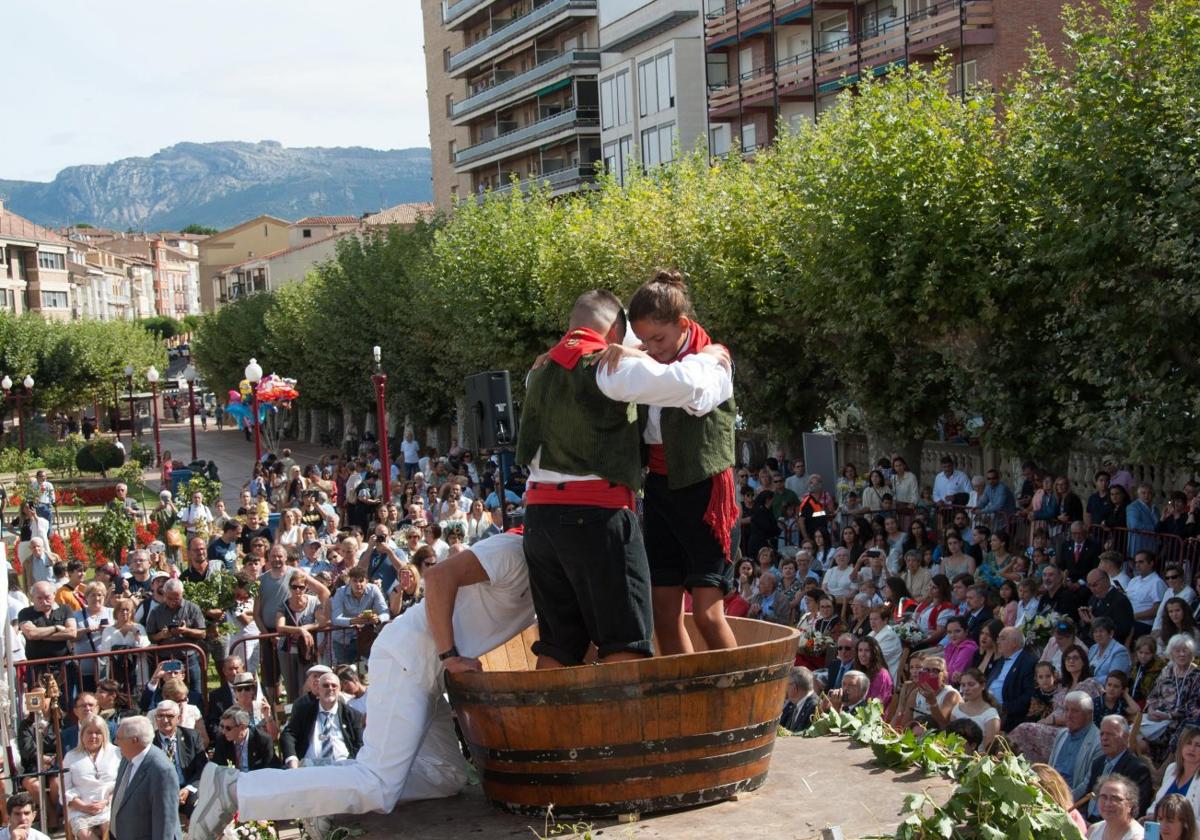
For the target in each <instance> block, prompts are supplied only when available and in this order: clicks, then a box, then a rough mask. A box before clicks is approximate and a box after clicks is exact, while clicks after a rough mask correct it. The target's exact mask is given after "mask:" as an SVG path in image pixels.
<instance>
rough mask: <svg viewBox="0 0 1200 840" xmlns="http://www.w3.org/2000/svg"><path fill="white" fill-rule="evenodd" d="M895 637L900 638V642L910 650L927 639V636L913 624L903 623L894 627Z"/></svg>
mask: <svg viewBox="0 0 1200 840" xmlns="http://www.w3.org/2000/svg"><path fill="white" fill-rule="evenodd" d="M894 629H895V631H896V635H897V636H899V637H900V641H901V642H903V643H904V644H906V645H908V646H909V647H910V648H915V647H917V646H918V645H920V644H922V643H923V642H924V641H925V640H926V639H928V638H929V634H928V633H926V632H925V631H924V630H922V629H921V628H920V627H918V626H917V625H915V624H911V623H908V622H906V623H904V624H897V625H896V626H895V628H894Z"/></svg>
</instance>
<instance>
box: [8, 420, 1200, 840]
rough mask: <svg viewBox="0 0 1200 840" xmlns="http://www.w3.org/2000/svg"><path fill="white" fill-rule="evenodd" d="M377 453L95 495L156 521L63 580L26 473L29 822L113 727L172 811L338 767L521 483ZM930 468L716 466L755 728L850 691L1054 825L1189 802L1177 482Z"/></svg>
mask: <svg viewBox="0 0 1200 840" xmlns="http://www.w3.org/2000/svg"><path fill="white" fill-rule="evenodd" d="M399 443H400V445H399V447H398V449H399V454H398V455H397V457H396V458H395V461H394V462H393V463H390V464H383V463H381V462H380V460H379V458H378V454H377V451H376V450H375V448H374V447H373V445H372V444H371V443H370V442H367V443H365V444H363V445H362V446H361V448H360V449H359V451H358V452H357V453H356V455H355V457H354V458H351V459H345V458H340V457H336V456H325V457H322V458H321V459H320V461H319V462H318V463H313V464H307V465H303V466H302V465H300V464H297V463H296V462H295V460H294V459H293V458H292V454H291V452H290V451H289V450H287V449H283V450H282V451H280V452H278V453H277V454H276V453H270V454H268V455H266V456H265V457H264V458H263V460H262V462H261V463H260V464H258V465H257V466H256V467H255V470H254V473H253V476H252V478H251V480H250V481H249V482H248V483H247V484H246V485H245V487H244V489H243V490H242V492H241V494H240V498H239V502H238V504H237V506H236V509H235V510H232V511H230V510H227V509H226V507H225V505H224V503H223V502H221V501H219V500H217V501H215V503H214V504H212V505H211V506H209V505H208V504H207V503H206V501H205V499H204V498H203V497H202V496H201V495H200V494H193V495H192V496H191V497H190V498H188V499H185V500H176V499H174V498H172V497H171V495H170V493H164V494H163V495H162V497H161V498H160V499H159V502H158V504H157V505H156V506H155V507H154V508H153V509H152V510H150V511H147V512H146V513H145V514H143V513H142V511H141V510H140V509H139V508H138V507H137V505H136V503H135V502H133V501H132V500H131V499H130V498H129V497H128V494H127V493H126V492H123V488H122V492H118V499H117V501H115V502H114V503H113V504H114V505H115V506H116V507H118V508H120V509H121V510H125V511H127V512H128V513H129V514H130V515H131V516H135V517H141V516H143V515H145V516H147V517H148V518H149V520H151V521H154V522H156V523H158V528H157V533H158V535H159V537H160V539H159V541H156V542H153V543H151V544H150V545H149V546H148V547H147V548H144V549H136V550H133V549H131V550H129V551H128V552H126V553H124V554H123V557H122V558H121V563H117V562H112V563H109V564H106V565H103V566H101V567H100V568H98V569H96V570H95V573H94V575H93V576H92V577H91V578H90V579H88V577H87V574H86V572H87V570H85V569H84V568H83V566H82V564H79V563H75V562H72V563H63V562H62V561H61V559H60V558H58V557H55V556H54V555H53V554H52V552H50V550H49V548H48V546H49V535H50V534H51V533H53V527H54V526H53V524H52V522H53V507H54V495H53V494H54V490H53V486H52V485H51V484H50V482H49V481H48V480H47V479H46V477H45V476H44V475H39V476H38V477H37V478H36V479H35V481H34V487H33V488H31V489H32V490H34V491H35V492H31V493H30V498H29V500H28V502H27V503H26V504H25V505H24V506H23V507H22V512H21V515H20V517H19V521H18V523H17V525H18V528H19V532H18V533H19V541H18V556H19V557H20V558H21V561H22V568H23V569H24V573H25V575H26V580H25V585H24V587H23V586H22V582H21V581H20V579H19V578H17V577H16V576H13V577H12V578H11V580H13V581H14V583H13V585H12V586H11V591H10V593H9V605H10V619H11V620H12V622H13V624H14V627H15V629H16V630H17V631H18V632H17V638H18V642H19V645H20V646H21V647H22V648H23V649H22V650H18V651H17V657H18V659H23V660H25V661H26V662H28V661H29V660H42V659H54V658H63V659H64V661H66V662H67V664H66V665H59V666H55V667H42V666H37V665H26V666H24V667H22V679H23V680H24V681H25V682H26V683H27V684H28V685H35V684H39V682H40V681H41V680H42V678H43V676H44V675H45V674H46V673H53V674H54V675H55V676H57V677H58V678H59V682H61V683H62V699H61V701H60V702H61V704H62V708H63V713H62V716H61V723H62V727H61V743H60V739H59V738H58V736H57V735H56V732H55V730H54V729H53V727H49V726H44V725H41V721H42V719H43V718H44V717H45V716H44V715H28V716H26V718H25V719H24V720H23V722H22V725H21V729H20V732H19V733H18V734H19V739H18V746H19V748H20V749H19V752H20V760H21V766H22V767H23V768H24V769H23V772H24V775H23V778H22V788H23V789H24V791H25V792H27V793H28V794H29V795H30V796H31V797H32V801H33V802H35V803H36V802H37V801H38V800H39V797H40V796H42V795H43V794H45V796H46V797H47V800H46V801H47V802H49V803H51V805H50V807H49V808H48V810H49V811H50V812H51V814H50V816H51V820H52V822H53V821H54V820H56V819H62V820H67V821H70V823H71V825H72V828H73V830H74V832H75V834H76V835H78V836H80V837H83V838H87V837H91V836H96V837H99V836H102V835H103V831H104V828H105V826H106V823H107V820H108V818H109V812H108V808H107V806H106V804H105V803H106V802H110V801H111V798H112V796H113V783H114V782H115V775H114V774H115V767H116V766H117V764H119V756H120V754H119V752H118V751H117V747H116V746H115V744H114V739H115V738H116V735H117V728H118V724H119V723H120V721H121V720H123V719H125V718H128V717H138V716H141V715H145V716H147V717H148V719H149V720H150V722H151V723H152V725H153V728H154V743H155V744H156V745H157V746H159V747H160V749H162V751H163V752H164V753H165V754H166V755H167V756H168V759H169V760H170V762H171V763H173V764H174V766H175V768H176V771H177V774H176V775H177V777H178V782H179V789H180V793H179V805H180V811H181V814H182V815H183V816H184V817H186V815H187V814H188V811H189V809H190V807H191V805H192V804H193V802H194V796H195V786H196V782H197V780H198V778H199V774H200V772H201V771H202V769H203V767H204V764H205V762H207V761H209V760H215V761H219V762H221V763H230V764H234V765H236V766H238V767H241V768H244V769H258V768H261V767H294V766H297V765H298V764H299V763H301V762H304V761H307V762H309V763H313V762H318V763H319V762H326V761H335V760H337V759H340V758H345V757H348V756H353V755H354V754H355V753H356V751H357V749H358V747H359V746H360V745H361V743H362V729H363V726H364V725H365V710H366V703H365V698H366V693H367V691H368V690H369V674H368V673H366V669H365V665H366V654H367V652H368V651H369V649H370V645H371V643H372V642H373V640H374V638H375V635H376V634H377V633H378V630H379V629H380V627H381V626H382V625H383V624H384V623H386V622H388V621H389V620H391V619H393V618H394V617H396V616H398V615H400V614H401V613H403V612H404V611H405V610H407V609H409V608H411V607H412V606H413V605H414V604H416V603H418V602H419V601H420V600H421V598H422V576H423V573H424V572H425V571H426V570H427V569H428V568H429V567H430V566H432V565H434V564H436V563H438V562H439V561H441V560H443V559H445V558H446V557H448V556H450V555H451V554H453V553H455V552H457V551H460V550H462V548H463V547H465V546H468V545H470V544H472V543H474V542H476V541H478V540H480V539H483V538H485V537H487V536H489V535H491V534H494V533H497V532H498V531H499V530H501V527H502V526H501V522H502V521H503V520H504V519H510V520H511V519H516V518H519V517H520V515H521V509H520V505H521V501H522V497H523V492H524V487H523V479H522V474H521V471H520V470H519V469H513V470H512V474H511V476H510V478H509V480H508V482H507V484H506V485H505V486H503V487H501V486H500V481H499V475H500V470H499V469H498V456H496V455H493V456H491V457H477V456H475V455H473V453H471V452H468V451H464V450H462V449H461V448H459V447H458V446H456V445H455V446H452V447H451V449H450V450H449V451H448V452H447V453H446V454H445V455H444V456H441V455H439V454H438V453H437V452H436V451H424V452H423V451H422V450H421V449H420V448H418V447H417V446H416V445H415V442H414V441H412V439H411V437H410V436H407V435H406V437H405V440H403V441H400V442H399ZM942 466H943V469H942V470H941V471H940V472H939V473H938V474H937V475H936V476H934V477H933V480H932V481H927V482H926V483H925V484H924V485H923V484H922V483H921V482H920V481H918V478H917V476H916V475H915V474H914V473H913V472H912V471H910V470H909V469H908V466H907V464H906V463H905V462H904V460H903V459H902V458H893V459H890V460H883V461H881V462H880V463H879V464H878V465H877V466H876V467H875V468H873V469H871V470H870V471H869V473H868V475H867V477H866V478H865V479H863V478H860V477H859V476H858V474H857V471H856V470H855V468H854V466H853V465H849V464H847V465H846V466H845V468H844V469H843V471H842V474H841V476H840V477H838V478H837V479H836V480H835V481H832V482H829V483H828V487H827V483H826V481H825V480H824V478H823V477H822V476H818V475H809V474H807V473H806V471H805V465H804V463H803V461H800V460H795V461H792V462H790V463H783V464H781V463H780V462H779V461H777V460H775V459H769V460H768V463H767V464H766V465H764V466H763V467H762V468H761V469H757V470H753V471H752V470H750V469H746V468H740V469H738V470H737V472H736V479H737V485H738V488H739V492H740V498H741V499H742V516H741V518H740V521H739V523H738V526H737V527H738V534H736V535H735V540H734V547H735V559H734V563H733V564H732V567H731V569H732V574H733V577H734V579H733V580H732V585H731V588H730V592H729V594H728V596H727V598H726V611H727V613H728V614H730V615H741V616H750V617H752V618H758V619H761V620H764V621H771V622H777V623H781V624H787V625H791V626H796V627H798V628H800V630H801V631H802V633H801V638H802V643H801V647H800V649H799V650H798V651H797V658H796V667H795V668H794V670H793V672H792V674H791V677H790V680H789V685H788V691H787V701H786V704H785V706H784V708H783V709H782V715H781V721H780V722H781V725H783V726H785V727H787V728H789V729H791V730H794V731H800V730H803V729H805V728H806V727H807V726H808V725H809V723H810V722H811V720H812V718H813V715H814V714H815V713H816V712H817V711H818V710H820V709H828V708H839V709H842V710H854V709H856V708H858V707H860V706H862V705H864V704H866V703H867V702H869V701H871V700H877V701H879V702H880V704H881V705H882V706H883V708H884V710H885V714H886V716H887V719H888V720H889V721H890V722H891V723H892V724H893V725H894V726H896V727H897V728H901V729H912V730H913V731H914V732H916V733H917V734H919V735H922V734H924V733H925V732H926V731H929V730H934V729H940V730H948V731H953V732H957V733H959V734H961V735H962V736H963V737H964V738H965V739H966V741H967V742H968V744H969V745H970V747H971V748H973V749H979V750H981V751H987V750H997V749H1002V748H1004V745H1007V747H1008V748H1011V749H1012V750H1014V751H1015V752H1018V753H1020V754H1022V755H1024V756H1025V757H1027V758H1028V759H1029V760H1030V761H1031V762H1034V763H1038V764H1040V765H1042V766H1045V767H1046V768H1047V777H1048V778H1050V777H1049V774H1051V773H1052V774H1055V776H1056V777H1057V778H1058V779H1059V780H1060V781H1061V785H1062V788H1061V790H1059V792H1060V793H1061V791H1062V790H1065V791H1066V794H1065V796H1067V797H1068V798H1069V799H1070V801H1069V802H1067V803H1066V804H1067V805H1070V806H1071V810H1073V811H1074V812H1075V813H1076V814H1077V816H1078V817H1079V820H1080V822H1081V824H1086V823H1094V824H1097V825H1101V824H1103V823H1108V824H1109V825H1110V826H1111V827H1112V830H1116V827H1118V826H1120V825H1123V823H1122V821H1121V817H1120V814H1119V813H1118V812H1119V811H1121V809H1122V808H1125V806H1128V807H1127V808H1125V810H1127V811H1128V814H1129V817H1130V818H1131V819H1132V818H1134V817H1138V818H1140V817H1142V816H1143V815H1147V814H1150V815H1153V814H1155V813H1156V812H1162V813H1164V814H1166V815H1167V818H1168V819H1173V818H1176V817H1177V818H1179V819H1183V817H1181V816H1179V815H1180V814H1184V813H1185V812H1186V814H1191V813H1192V808H1193V805H1196V804H1200V803H1198V802H1197V800H1200V783H1198V784H1197V785H1196V787H1195V788H1192V787H1191V782H1192V778H1193V775H1194V773H1195V772H1196V770H1197V769H1200V668H1197V667H1196V664H1195V662H1194V659H1195V648H1196V643H1197V638H1196V624H1197V617H1198V614H1200V603H1198V602H1197V598H1196V591H1197V589H1198V588H1200V581H1194V580H1189V576H1190V575H1191V573H1192V571H1193V570H1194V566H1195V563H1194V562H1193V561H1194V559H1195V553H1194V551H1191V549H1190V546H1193V545H1195V543H1196V540H1197V538H1198V537H1200V530H1198V528H1197V519H1198V511H1200V498H1198V495H1197V484H1196V482H1194V481H1193V482H1189V483H1188V484H1187V485H1186V486H1185V487H1184V488H1182V489H1181V490H1180V491H1179V492H1177V493H1172V494H1171V496H1170V497H1169V498H1168V499H1167V500H1166V505H1165V507H1164V509H1163V510H1161V511H1160V510H1159V509H1158V508H1157V507H1155V502H1156V500H1155V498H1154V495H1153V491H1151V490H1150V488H1148V487H1144V486H1143V487H1135V486H1133V481H1132V477H1131V476H1129V474H1128V473H1127V472H1125V471H1123V470H1122V471H1116V470H1106V471H1104V472H1101V473H1099V474H1097V476H1096V487H1095V492H1094V493H1092V494H1091V495H1090V496H1089V497H1088V498H1087V499H1086V500H1083V499H1082V498H1081V497H1080V496H1079V495H1077V494H1076V493H1075V492H1074V491H1073V489H1072V487H1071V484H1070V482H1069V481H1068V480H1067V479H1066V478H1065V477H1063V476H1050V475H1047V474H1045V473H1043V472H1042V471H1039V470H1038V469H1037V468H1036V467H1034V466H1033V465H1027V467H1026V469H1025V470H1024V472H1023V475H1022V477H1021V484H1020V485H1019V486H1018V487H1017V488H1016V489H1015V490H1014V489H1012V488H1010V487H1009V486H1008V485H1007V483H1006V482H1005V481H1003V480H1002V479H1001V477H1000V474H999V473H998V472H997V471H995V470H990V471H988V472H987V473H986V474H985V475H984V476H981V477H976V478H974V479H969V478H968V477H967V476H966V475H965V474H964V473H962V472H961V471H960V470H958V469H956V466H955V464H954V463H953V461H952V460H949V459H947V461H946V462H945V463H943V465H942ZM385 469H387V470H389V479H390V489H391V493H390V496H389V497H386V498H385V496H384V492H383V485H384V482H383V470H385ZM784 469H786V470H787V472H788V473H789V474H787V475H784V474H783V472H784ZM1131 499H1133V501H1131ZM1168 546H1172V547H1182V546H1189V548H1188V550H1174V549H1172V550H1168ZM1172 552H1173V553H1172ZM222 574H228V575H231V576H232V577H233V581H234V591H235V602H234V604H233V605H232V606H231V607H230V608H229V609H225V610H207V611H206V610H203V609H201V608H200V606H199V605H198V604H196V603H194V602H193V601H191V600H189V599H188V598H187V597H186V590H185V584H188V583H200V582H203V581H211V580H212V579H213V578H214V577H215V576H217V575H222ZM151 645H153V646H155V652H153V653H150V654H143V653H139V650H140V649H142V648H146V647H149V646H151ZM182 645H190V647H180V646H182ZM164 646H165V649H164ZM197 647H198V648H199V649H202V650H203V651H204V652H205V654H206V658H207V661H208V663H209V664H210V666H211V667H212V670H213V673H212V674H208V673H205V672H204V671H203V664H202V662H203V660H202V658H201V657H200V656H199V655H197V653H196V652H195V651H196V649H197ZM81 655H83V656H82V657H81ZM210 683H211V684H213V685H214V686H216V687H214V688H212V690H211V691H210V690H208V685H209V684H210ZM39 739H40V741H41V750H40V758H39V749H38V742H39ZM60 755H61V756H62V758H61V761H60V759H59V758H58V756H60ZM1127 784H1128V785H1132V786H1133V788H1132V789H1134V790H1135V791H1136V793H1135V795H1134V796H1133V798H1132V799H1130V797H1129V796H1127V794H1128V791H1127V790H1126V789H1125V788H1124V787H1122V786H1123V785H1127ZM1051 788H1054V784H1052V783H1050V782H1048V783H1047V789H1048V790H1050V789H1051ZM1090 791H1098V792H1099V794H1100V795H1099V796H1097V797H1095V798H1093V799H1091V800H1090V801H1088V802H1083V803H1081V804H1080V805H1079V808H1078V810H1077V811H1075V809H1074V806H1075V804H1076V802H1079V801H1080V800H1082V799H1084V798H1085V794H1086V793H1088V792H1090ZM1180 801H1182V802H1183V803H1184V805H1186V808H1183V807H1181V806H1180V805H1179V802H1180ZM1114 803H1116V804H1114ZM1117 805H1120V807H1117ZM1164 809H1166V810H1164ZM1172 809H1173V810H1172ZM1172 814H1174V815H1175V817H1172V816H1171V815H1172ZM1102 821H1103V823H1102ZM1131 825H1136V823H1132V824H1131ZM1105 830H1106V831H1108V830H1109V829H1105ZM1130 830H1133V829H1132V828H1131V829H1130ZM1112 836H1117V835H1112ZM1131 836H1135V835H1131ZM1164 836H1166V835H1164ZM1186 836H1190V835H1186Z"/></svg>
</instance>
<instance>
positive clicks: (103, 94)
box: [0, 0, 429, 181]
mask: <svg viewBox="0 0 1200 840" xmlns="http://www.w3.org/2000/svg"><path fill="white" fill-rule="evenodd" d="M4 5H5V10H4V31H5V32H6V33H7V35H8V37H6V38H5V47H4V65H5V76H6V83H5V85H4V87H5V91H6V99H7V101H8V104H9V115H10V116H13V115H16V114H20V115H21V118H20V119H19V120H5V121H4V124H3V125H0V178H11V179H24V180H35V181H49V180H52V179H53V178H54V176H55V174H56V173H57V172H58V171H59V170H60V169H62V168H63V167H66V166H72V165H75V164H81V163H109V162H111V161H114V160H118V159H120V158H124V157H135V156H143V155H149V154H153V153H154V152H156V151H158V150H159V149H162V148H164V147H166V146H170V145H173V144H175V143H178V142H181V141H195V142H206V141H214V140H246V141H258V140H278V141H279V142H281V143H283V144H284V145H285V146H368V147H371V148H377V149H402V148H408V147H412V146H428V145H429V111H428V108H427V105H426V100H425V58H424V53H423V51H422V40H423V39H422V31H421V8H420V2H419V0H340V2H333V1H331V0H323V2H315V0H239V1H238V2H234V1H233V0H203V1H202V2H198V1H197V0H191V2H181V0H155V2H150V0H115V2H111V3H95V2H82V0H53V2H46V1H45V0H42V2H38V0H12V2H5V3H4ZM13 109H16V110H13Z"/></svg>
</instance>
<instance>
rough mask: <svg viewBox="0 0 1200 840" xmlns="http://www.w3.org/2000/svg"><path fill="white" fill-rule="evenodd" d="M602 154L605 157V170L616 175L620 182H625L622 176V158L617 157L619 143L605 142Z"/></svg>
mask: <svg viewBox="0 0 1200 840" xmlns="http://www.w3.org/2000/svg"><path fill="white" fill-rule="evenodd" d="M602 155H603V158H604V171H605V172H607V173H609V174H610V175H615V176H616V178H617V183H618V184H623V183H625V181H624V179H623V178H622V177H621V175H622V173H621V169H620V166H621V164H620V158H618V157H617V144H616V143H605V144H604V150H603V152H602Z"/></svg>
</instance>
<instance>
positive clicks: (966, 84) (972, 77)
mask: <svg viewBox="0 0 1200 840" xmlns="http://www.w3.org/2000/svg"><path fill="white" fill-rule="evenodd" d="M954 76H955V81H956V83H957V85H958V87H957V89H956V90H957V92H959V93H961V92H963V91H964V90H970V89H971V88H973V87H975V85H977V84H978V83H979V67H978V65H976V63H975V61H974V60H971V61H963V62H960V63H958V64H956V65H955V66H954Z"/></svg>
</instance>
